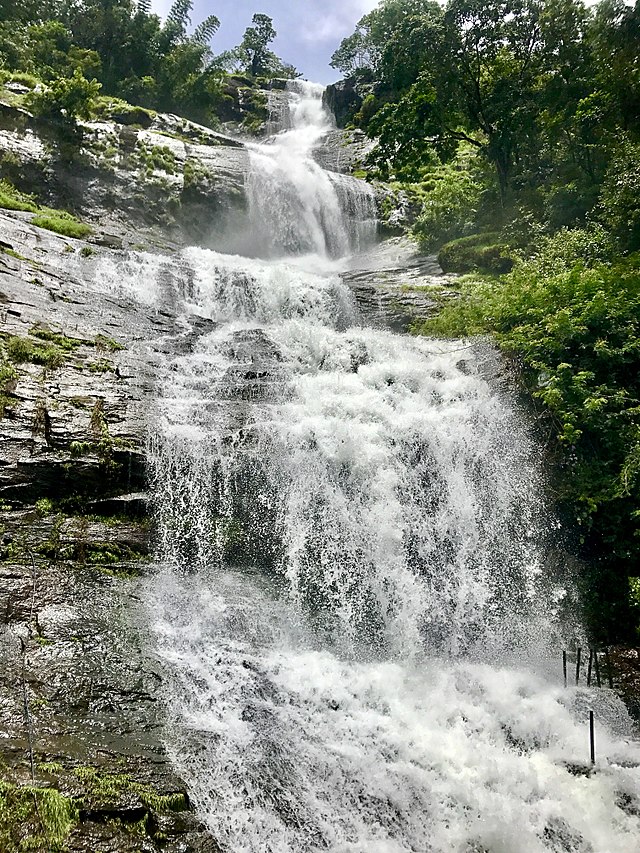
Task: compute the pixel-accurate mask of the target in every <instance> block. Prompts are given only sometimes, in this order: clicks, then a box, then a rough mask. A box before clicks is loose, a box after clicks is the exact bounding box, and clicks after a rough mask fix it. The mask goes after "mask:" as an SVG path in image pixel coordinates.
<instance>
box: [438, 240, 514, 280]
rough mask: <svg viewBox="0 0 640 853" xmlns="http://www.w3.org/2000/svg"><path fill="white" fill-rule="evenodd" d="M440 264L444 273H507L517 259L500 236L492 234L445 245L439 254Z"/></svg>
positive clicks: (453, 241)
mask: <svg viewBox="0 0 640 853" xmlns="http://www.w3.org/2000/svg"><path fill="white" fill-rule="evenodd" d="M438 263H439V264H440V266H441V267H442V270H443V271H444V272H457V273H466V272H475V271H479V272H489V273H506V272H510V270H511V269H513V265H514V263H515V258H514V256H513V253H512V251H511V249H510V248H509V246H507V245H506V244H505V243H503V242H501V241H500V235H499V234H497V233H495V232H491V233H488V234H474V235H473V236H471V237H461V238H460V239H458V240H451V242H450V243H445V245H444V246H442V248H441V249H440V251H439V252H438Z"/></svg>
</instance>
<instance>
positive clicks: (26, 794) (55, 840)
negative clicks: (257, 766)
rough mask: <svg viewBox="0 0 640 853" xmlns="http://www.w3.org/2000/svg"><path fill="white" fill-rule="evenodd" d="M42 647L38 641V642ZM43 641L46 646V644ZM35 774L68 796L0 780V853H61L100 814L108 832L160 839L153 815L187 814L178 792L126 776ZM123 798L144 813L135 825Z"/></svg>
mask: <svg viewBox="0 0 640 853" xmlns="http://www.w3.org/2000/svg"><path fill="white" fill-rule="evenodd" d="M40 641H41V642H42V638H40ZM45 642H46V641H45ZM37 769H38V772H39V773H41V774H46V775H47V776H55V777H58V778H59V777H62V778H63V779H64V784H65V789H66V788H67V787H68V788H69V789H71V790H73V791H75V792H77V793H76V795H74V796H71V795H67V794H63V793H61V792H60V791H58V790H56V789H55V788H49V787H38V786H36V785H17V784H15V783H13V782H7V781H2V780H0V849H2V850H3V851H4V853H24V851H28V850H32V851H36V850H42V851H45V850H46V851H47V853H64V851H65V850H68V842H69V836H70V835H71V834H72V832H73V830H74V829H75V827H76V826H77V825H78V824H79V823H80V822H82V821H83V820H91V819H92V817H91V816H88V815H90V814H93V815H100V816H99V817H97V818H93V819H97V820H100V819H101V817H102V815H101V814H100V813H101V812H104V814H105V819H108V821H109V823H110V824H111V826H112V828H113V829H116V828H117V827H118V826H119V825H121V826H126V829H127V831H128V833H129V834H131V833H135V834H138V835H139V836H140V837H141V838H144V837H152V838H157V839H158V840H161V838H162V836H161V833H160V831H159V829H158V821H157V818H154V817H153V815H159V814H168V813H171V812H181V811H186V810H187V809H188V808H189V804H188V801H187V798H186V796H185V795H184V794H183V793H181V792H175V793H167V794H161V793H159V792H158V791H157V790H155V788H153V787H152V786H151V785H145V784H143V783H141V782H136V781H135V780H133V779H132V778H131V777H130V776H129V775H127V774H118V773H110V772H100V771H99V770H97V769H96V768H94V767H83V766H81V767H76V768H74V769H72V770H70V771H69V770H66V771H65V768H64V767H63V765H61V764H59V763H58V762H55V761H50V762H43V763H40V764H38V768H37ZM123 798H126V799H127V801H129V800H131V799H133V801H134V802H137V803H139V804H140V805H141V806H142V807H143V808H144V809H145V812H146V813H145V814H144V815H143V817H142V819H141V820H140V823H139V824H131V822H130V820H129V819H128V816H127V815H126V813H125V812H124V811H120V810H119V806H120V804H121V803H122V801H123Z"/></svg>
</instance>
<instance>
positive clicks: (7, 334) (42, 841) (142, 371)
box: [0, 211, 218, 853]
mask: <svg viewBox="0 0 640 853" xmlns="http://www.w3.org/2000/svg"><path fill="white" fill-rule="evenodd" d="M29 218H30V214H21V213H7V212H3V211H0V235H1V240H2V244H1V246H2V250H1V251H0V313H1V315H2V326H1V332H0V353H1V355H2V361H1V364H0V367H2V387H0V403H1V408H2V417H0V613H1V614H2V615H1V617H0V672H1V673H2V675H1V676H0V749H1V757H2V770H0V783H1V784H2V785H3V786H4V787H3V788H2V796H3V797H4V801H3V803H4V805H3V808H4V809H5V811H4V812H3V814H4V817H3V818H0V839H2V844H4V845H5V846H3V847H2V849H3V850H5V849H6V850H7V853H10V851H12V850H18V848H19V845H20V843H21V840H22V839H23V838H25V837H27V836H28V837H29V839H30V842H29V843H30V844H31V845H32V846H31V847H30V848H29V849H33V850H40V851H42V853H44V851H50V850H52V849H58V846H57V845H58V844H59V843H60V844H61V843H63V842H64V844H65V848H64V849H67V850H69V851H78V853H80V851H82V853H94V852H95V851H134V850H135V851H141V850H144V851H153V850H160V849H162V850H168V851H175V853H178V851H181V852H184V851H193V853H198V852H199V853H215V851H217V850H218V847H217V845H216V843H215V841H214V839H212V838H211V837H210V836H209V834H208V833H207V832H206V830H205V829H204V827H203V826H201V825H200V823H199V822H198V821H197V820H196V818H195V817H194V815H193V812H192V810H191V806H190V804H189V801H188V797H187V794H186V791H185V789H184V785H183V784H182V782H181V780H180V779H178V778H176V777H175V775H174V773H173V771H172V769H171V766H170V765H169V763H168V761H167V759H166V756H165V752H164V747H163V739H164V737H165V734H164V732H163V728H162V719H163V714H162V702H161V699H160V696H161V687H162V676H161V674H160V672H159V670H158V667H157V666H156V665H155V662H154V660H153V659H152V658H151V657H150V655H149V652H148V650H147V649H146V648H145V644H144V642H143V639H142V637H143V635H142V633H141V632H140V630H139V628H138V623H139V622H141V621H142V620H141V619H138V613H139V612H140V611H141V608H142V607H143V606H144V602H142V601H141V598H140V596H141V594H142V592H141V589H140V584H141V583H142V578H143V576H144V575H145V574H146V573H147V572H148V571H149V570H150V565H149V562H148V560H149V556H148V555H149V552H150V548H151V543H150V542H149V532H148V531H149V525H148V521H147V505H146V496H145V494H144V492H141V491H140V490H142V489H144V487H145V465H144V458H143V446H144V441H145V432H146V414H147V410H148V406H149V396H150V392H151V391H152V390H153V388H154V383H155V377H154V359H155V358H156V355H154V354H155V353H157V352H160V351H166V349H167V347H168V346H171V344H170V343H168V342H167V341H168V340H169V341H172V340H175V341H176V346H180V345H182V344H181V342H180V337H181V336H180V334H176V318H175V317H174V316H173V315H172V314H171V312H170V311H169V310H164V309H162V310H158V311H156V312H154V311H150V312H148V313H146V312H141V311H140V310H139V306H136V305H134V304H133V303H132V302H131V301H129V300H127V299H126V298H123V297H122V296H120V295H116V294H113V295H109V294H105V293H101V292H99V291H98V290H97V289H96V284H95V273H94V268H93V264H95V263H96V261H97V260H100V259H102V262H105V259H108V258H111V257H112V256H113V255H114V254H115V255H117V254H122V252H118V250H116V251H115V253H114V250H113V249H110V248H105V247H103V246H101V245H99V244H101V243H105V242H109V241H108V239H107V237H106V235H105V234H104V233H103V232H99V233H98V234H97V235H96V236H95V238H94V241H95V242H94V245H93V247H91V246H89V245H88V244H85V243H82V242H81V241H76V240H71V239H69V238H64V237H59V236H57V235H54V234H51V233H50V232H47V231H44V230H42V229H40V228H36V227H33V226H32V225H30V224H29V222H28V219H29ZM114 262H115V261H114ZM182 334H183V336H184V337H186V338H188V336H189V330H188V329H183V330H182ZM136 490H137V491H136ZM24 786H27V787H24ZM43 788H44V789H46V790H45V791H44V793H43V792H42V791H41V790H40V789H43ZM44 798H46V802H45V799H44ZM52 798H53V799H52ZM45 806H46V807H45ZM54 807H55V809H58V810H59V813H60V814H62V815H65V816H66V817H65V820H66V821H67V822H66V823H65V822H64V821H63V823H62V824H61V825H62V826H63V829H64V831H62V830H60V827H59V826H58V824H55V825H54V823H55V822H54V823H51V822H49V820H48V817H47V816H48V815H50V814H52V813H53V812H52V811H51V810H52V809H54ZM12 808H13V809H15V810H16V811H15V814H14V813H13V812H12ZM56 813H57V812H56ZM18 814H19V818H18V817H17V815H18ZM12 815H13V816H12ZM43 815H44V817H43ZM58 816H59V815H58ZM67 818H68V820H67ZM3 820H4V821H5V823H3ZM56 826H58V829H56V828H55V827H56ZM60 832H62V835H60ZM56 833H57V834H56ZM20 849H22V848H20Z"/></svg>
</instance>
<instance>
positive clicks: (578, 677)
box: [576, 648, 582, 684]
mask: <svg viewBox="0 0 640 853" xmlns="http://www.w3.org/2000/svg"><path fill="white" fill-rule="evenodd" d="M581 657H582V649H580V648H579V649H578V655H577V657H576V684H578V682H579V681H580V658H581Z"/></svg>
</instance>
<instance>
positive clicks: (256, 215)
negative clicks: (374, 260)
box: [246, 81, 375, 257]
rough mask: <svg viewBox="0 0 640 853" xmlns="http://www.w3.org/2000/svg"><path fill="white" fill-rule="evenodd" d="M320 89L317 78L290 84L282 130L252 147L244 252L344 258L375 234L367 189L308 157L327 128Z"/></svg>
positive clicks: (369, 192)
mask: <svg viewBox="0 0 640 853" xmlns="http://www.w3.org/2000/svg"><path fill="white" fill-rule="evenodd" d="M322 92H323V87H322V86H318V85H317V84H315V83H306V82H303V81H293V82H291V83H290V84H289V98H290V100H289V108H288V113H287V115H286V117H285V119H284V120H283V124H284V127H285V129H284V130H282V131H281V132H280V133H278V134H276V135H275V136H274V137H272V139H271V140H270V144H267V145H255V146H252V148H251V149H250V163H251V168H250V172H249V175H248V179H247V193H248V199H249V207H250V214H251V215H250V222H251V229H250V240H249V241H248V245H247V246H246V250H247V253H248V254H250V255H257V256H260V257H265V256H273V257H280V256H287V255H289V256H290V255H299V254H316V255H320V256H322V257H324V256H327V255H329V256H331V257H343V256H344V255H346V254H347V253H348V252H349V251H353V250H357V249H360V248H362V247H364V246H365V245H366V243H367V241H370V239H371V237H372V236H373V232H374V230H375V197H374V194H373V192H372V190H371V189H370V187H368V186H367V185H366V184H363V183H362V182H358V181H356V180H355V179H353V178H351V177H347V176H343V175H338V174H332V173H330V172H327V171H325V169H323V168H322V167H321V166H319V165H318V164H317V163H316V162H315V161H314V160H313V149H314V148H315V147H316V146H317V145H318V144H319V143H320V141H321V140H322V138H323V136H325V134H326V133H327V131H328V130H329V129H330V126H331V125H330V118H329V115H328V113H327V112H326V111H325V109H324V107H323V105H322Z"/></svg>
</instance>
